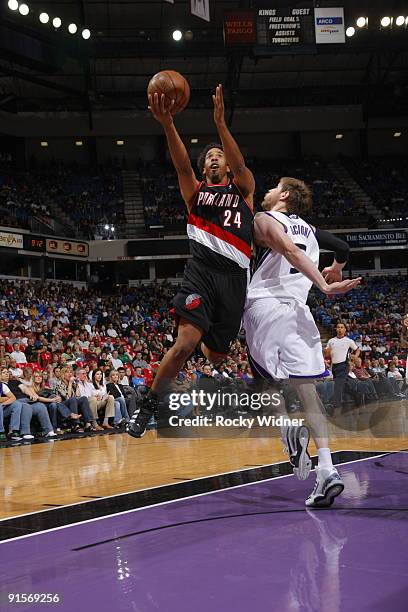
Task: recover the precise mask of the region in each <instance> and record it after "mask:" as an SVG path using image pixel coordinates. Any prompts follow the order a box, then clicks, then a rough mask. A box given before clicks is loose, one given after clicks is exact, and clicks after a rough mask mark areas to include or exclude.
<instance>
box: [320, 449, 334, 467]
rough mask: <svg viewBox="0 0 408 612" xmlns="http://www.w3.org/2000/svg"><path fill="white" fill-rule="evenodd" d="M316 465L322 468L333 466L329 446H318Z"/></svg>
mask: <svg viewBox="0 0 408 612" xmlns="http://www.w3.org/2000/svg"><path fill="white" fill-rule="evenodd" d="M317 452H318V458H319V459H318V463H317V465H318V467H319V468H324V469H330V468H333V461H332V458H331V452H330V448H319V449H318V451H317Z"/></svg>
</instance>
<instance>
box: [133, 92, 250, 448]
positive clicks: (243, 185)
mask: <svg viewBox="0 0 408 612" xmlns="http://www.w3.org/2000/svg"><path fill="white" fill-rule="evenodd" d="M213 102H214V122H215V125H216V128H217V131H218V135H219V138H220V140H221V143H220V144H218V143H217V144H211V145H209V146H207V147H206V148H205V149H204V151H203V152H202V154H201V156H200V158H199V160H198V171H199V179H198V178H197V177H196V175H195V173H194V170H193V168H192V165H191V162H190V159H189V157H188V154H187V150H186V148H185V146H184V144H183V142H182V140H181V138H180V136H179V134H178V132H177V130H176V127H175V125H174V123H173V117H172V115H171V112H170V110H171V109H169V108H166V105H165V96H164V95H162V96H161V97H160V98H159V96H158V94H157V93H156V94H154V95H153V96H149V109H150V110H151V112H152V114H153V116H154V118H155V119H156V120H157V121H158V122H159V123H161V125H162V126H163V129H164V132H165V134H166V138H167V144H168V147H169V151H170V155H171V158H172V161H173V164H174V167H175V169H176V171H177V175H178V180H179V185H180V191H181V195H182V197H183V200H184V202H185V203H186V205H187V208H188V213H189V215H188V220H187V233H188V236H189V239H190V246H191V254H192V256H193V257H192V259H190V260H189V261H188V263H187V266H186V269H185V273H184V279H183V283H182V286H181V289H180V291H179V293H178V294H177V295H176V297H175V298H174V302H173V305H174V309H175V312H176V315H177V317H178V336H177V340H176V342H175V344H174V346H173V347H172V348H171V349H170V350H169V352H168V353H167V354H166V355H165V357H164V358H163V360H162V362H161V364H160V367H159V369H158V371H157V375H156V378H155V380H154V382H153V385H152V388H151V391H150V392H149V394H148V395H147V396H146V397H145V398H144V400H143V402H142V403H141V406H140V412H139V414H138V415H137V416H135V417H134V418H132V419H131V421H130V423H129V425H128V429H127V431H128V433H129V434H130V435H131V436H133V437H136V438H139V437H141V436H142V435H143V434H144V433H145V431H146V426H147V423H148V422H149V420H150V418H151V416H152V414H154V413H155V411H156V410H157V406H158V398H159V395H162V394H164V393H166V392H167V391H168V390H169V383H171V381H173V380H174V379H175V378H176V377H177V375H178V373H179V371H180V369H181V368H182V367H183V365H184V363H185V361H186V360H187V358H188V357H189V356H190V355H191V353H192V352H193V351H194V349H195V348H196V346H197V345H198V344H199V343H200V342H201V350H202V351H203V353H204V354H205V356H206V357H207V358H208V359H209V361H211V362H212V363H213V364H215V365H216V364H218V363H220V362H221V361H223V360H224V359H225V358H226V357H227V354H228V351H229V346H230V343H231V341H232V340H234V339H235V338H236V336H237V334H238V332H239V329H240V324H241V316H242V312H243V309H244V304H245V295H246V288H247V269H248V268H249V263H250V257H251V238H252V220H253V194H254V190H255V180H254V177H253V174H252V172H251V171H250V170H249V169H248V168H247V167H246V165H245V160H244V158H243V156H242V153H241V151H240V149H239V147H238V145H237V143H236V142H235V140H234V138H233V136H232V134H231V133H230V131H229V129H228V127H227V124H226V122H225V116H224V100H223V92H222V86H221V85H218V87H217V88H216V92H215V95H214V96H213ZM172 104H174V101H173V102H172ZM232 177H233V178H232Z"/></svg>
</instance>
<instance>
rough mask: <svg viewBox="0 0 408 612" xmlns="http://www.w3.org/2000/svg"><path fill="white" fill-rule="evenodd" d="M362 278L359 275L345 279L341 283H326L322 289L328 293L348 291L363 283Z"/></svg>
mask: <svg viewBox="0 0 408 612" xmlns="http://www.w3.org/2000/svg"><path fill="white" fill-rule="evenodd" d="M361 280H362V279H361V276H359V277H358V278H351V279H347V280H344V281H342V282H341V283H331V284H330V285H329V284H327V283H326V286H325V287H322V288H321V290H322V291H323V293H325V294H326V295H335V294H338V293H347V292H348V291H351V290H352V289H355V287H358V285H359V284H360V283H361Z"/></svg>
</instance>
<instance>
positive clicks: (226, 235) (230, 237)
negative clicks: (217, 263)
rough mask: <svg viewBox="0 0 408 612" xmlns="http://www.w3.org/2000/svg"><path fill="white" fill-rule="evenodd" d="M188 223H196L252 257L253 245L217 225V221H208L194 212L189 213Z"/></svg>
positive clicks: (200, 227) (205, 230)
mask: <svg viewBox="0 0 408 612" xmlns="http://www.w3.org/2000/svg"><path fill="white" fill-rule="evenodd" d="M187 223H190V224H191V225H195V226H196V227H198V229H201V230H203V231H204V232H207V233H208V234H211V235H212V236H215V237H216V238H219V239H220V240H223V241H224V242H227V243H228V244H231V245H232V246H233V247H235V248H236V249H238V250H239V251H241V253H244V255H246V256H247V257H251V254H252V251H251V247H250V246H249V245H248V244H247V243H246V242H244V240H241V238H238V237H237V236H234V234H231V233H230V232H227V230H225V229H222V227H220V226H219V225H215V223H211V222H210V221H206V220H205V219H203V218H202V217H197V216H196V215H194V214H193V213H190V214H189V216H188V219H187Z"/></svg>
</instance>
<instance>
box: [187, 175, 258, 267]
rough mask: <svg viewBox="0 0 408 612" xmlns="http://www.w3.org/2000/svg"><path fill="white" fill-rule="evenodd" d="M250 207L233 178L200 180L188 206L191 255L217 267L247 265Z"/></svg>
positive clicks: (248, 257) (249, 251)
mask: <svg viewBox="0 0 408 612" xmlns="http://www.w3.org/2000/svg"><path fill="white" fill-rule="evenodd" d="M252 220H253V212H252V208H251V207H250V206H249V204H248V203H247V202H246V200H245V198H244V197H243V196H242V194H241V192H240V191H239V189H238V187H237V186H236V185H235V183H234V182H233V181H229V182H228V183H226V184H225V185H207V183H205V182H202V183H200V185H199V187H198V189H197V193H196V195H195V196H194V199H193V202H192V204H191V206H190V214H189V216H188V220H187V234H188V237H189V239H190V248H191V253H192V255H193V257H195V258H196V259H200V260H202V261H203V262H204V263H205V264H206V265H208V266H211V267H212V268H215V269H219V270H223V271H225V270H230V271H233V270H236V271H239V270H241V271H242V270H246V269H247V268H249V263H250V258H251V242H252Z"/></svg>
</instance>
